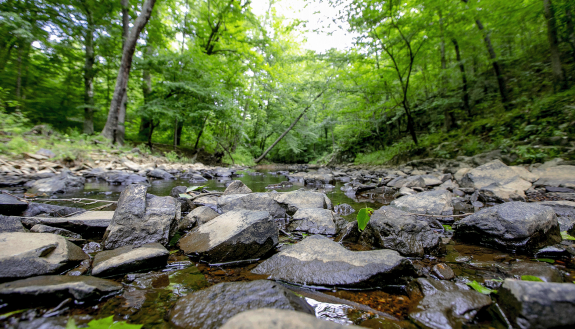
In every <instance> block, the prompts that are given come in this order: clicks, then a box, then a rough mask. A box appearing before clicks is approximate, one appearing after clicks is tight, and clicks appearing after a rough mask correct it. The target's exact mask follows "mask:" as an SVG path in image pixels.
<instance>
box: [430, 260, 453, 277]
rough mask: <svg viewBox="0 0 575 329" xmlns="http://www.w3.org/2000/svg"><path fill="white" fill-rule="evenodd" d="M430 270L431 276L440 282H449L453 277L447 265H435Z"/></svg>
mask: <svg viewBox="0 0 575 329" xmlns="http://www.w3.org/2000/svg"><path fill="white" fill-rule="evenodd" d="M432 270H433V274H435V275H436V276H437V277H438V278H440V279H441V280H451V279H453V278H454V277H455V272H453V270H452V269H451V267H449V265H447V264H444V263H439V264H435V265H434V266H433V268H432Z"/></svg>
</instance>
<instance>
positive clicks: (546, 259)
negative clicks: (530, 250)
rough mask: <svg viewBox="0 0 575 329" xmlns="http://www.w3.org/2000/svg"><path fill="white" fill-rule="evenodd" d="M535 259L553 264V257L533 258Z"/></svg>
mask: <svg viewBox="0 0 575 329" xmlns="http://www.w3.org/2000/svg"><path fill="white" fill-rule="evenodd" d="M534 260H535V261H538V262H545V263H549V264H554V263H555V260H554V259H549V258H535V259H534Z"/></svg>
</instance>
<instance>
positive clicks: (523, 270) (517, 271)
mask: <svg viewBox="0 0 575 329" xmlns="http://www.w3.org/2000/svg"><path fill="white" fill-rule="evenodd" d="M504 271H505V273H506V274H507V275H509V276H513V277H515V278H516V279H521V276H523V275H532V276H536V277H538V278H539V279H541V280H543V281H545V282H563V275H562V274H561V272H560V271H559V270H558V269H557V268H556V267H555V266H553V265H550V264H547V263H541V262H512V263H511V265H510V266H509V267H508V268H507V269H504Z"/></svg>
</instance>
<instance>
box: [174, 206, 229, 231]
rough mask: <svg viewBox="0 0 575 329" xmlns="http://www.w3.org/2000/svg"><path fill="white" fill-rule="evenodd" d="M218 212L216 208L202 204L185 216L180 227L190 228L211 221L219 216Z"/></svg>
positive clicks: (183, 228) (182, 228)
mask: <svg viewBox="0 0 575 329" xmlns="http://www.w3.org/2000/svg"><path fill="white" fill-rule="evenodd" d="M219 215H220V214H218V213H217V212H216V211H215V210H213V209H212V208H210V207H206V206H201V207H197V208H195V209H194V210H192V211H191V212H190V213H189V214H187V215H186V217H184V218H183V220H182V222H181V223H180V227H179V229H181V230H190V229H192V228H194V227H196V226H201V225H204V224H205V223H207V222H209V221H211V220H212V219H214V218H216V217H218V216H219Z"/></svg>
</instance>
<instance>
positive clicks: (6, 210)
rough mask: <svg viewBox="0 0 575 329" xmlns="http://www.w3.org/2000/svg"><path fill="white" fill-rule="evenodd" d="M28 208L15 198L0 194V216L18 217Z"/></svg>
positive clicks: (24, 203)
mask: <svg viewBox="0 0 575 329" xmlns="http://www.w3.org/2000/svg"><path fill="white" fill-rule="evenodd" d="M26 208H28V203H27V202H23V201H20V200H18V199H16V198H15V197H13V196H11V195H8V194H4V193H0V215H6V216H18V215H21V214H22V212H23V211H24V210H26Z"/></svg>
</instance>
